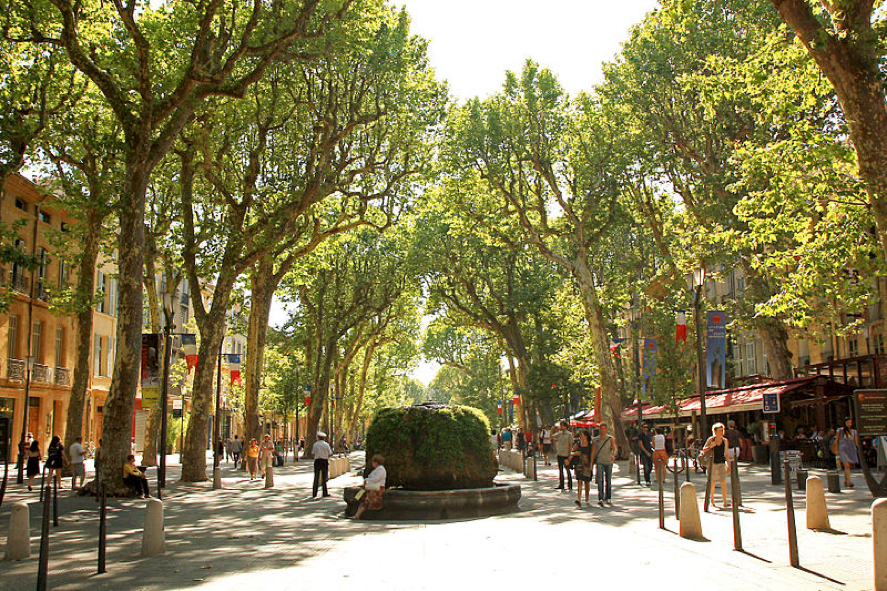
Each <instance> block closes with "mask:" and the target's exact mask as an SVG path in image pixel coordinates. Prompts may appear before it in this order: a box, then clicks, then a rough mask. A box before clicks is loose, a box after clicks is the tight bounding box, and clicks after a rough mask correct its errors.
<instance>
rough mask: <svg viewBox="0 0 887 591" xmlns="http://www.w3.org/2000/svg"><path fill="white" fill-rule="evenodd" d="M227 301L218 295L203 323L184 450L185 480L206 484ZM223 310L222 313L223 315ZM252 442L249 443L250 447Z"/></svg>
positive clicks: (183, 478) (201, 324)
mask: <svg viewBox="0 0 887 591" xmlns="http://www.w3.org/2000/svg"><path fill="white" fill-rule="evenodd" d="M218 298H225V299H227V297H226V295H225V294H222V293H218V292H217V293H216V294H215V299H214V300H213V308H216V304H219V307H218V308H217V309H216V310H214V311H213V312H211V313H210V314H209V315H208V316H207V317H206V318H205V319H204V320H203V321H202V322H200V327H199V329H200V349H199V350H198V356H199V357H198V360H199V361H198V363H197V370H196V371H195V372H194V390H193V392H192V398H191V421H190V423H188V432H187V433H186V434H185V449H184V450H182V480H183V481H185V482H202V481H204V480H206V479H207V477H206V449H207V441H208V435H209V431H208V430H209V425H210V419H209V417H210V415H211V413H212V410H213V402H214V399H213V395H214V393H215V387H214V381H213V377H214V376H215V371H216V365H217V362H218V355H219V349H220V347H221V345H222V339H223V338H224V337H225V316H224V312H225V311H226V310H227V304H226V303H224V304H223V303H222V302H219V301H218ZM219 310H221V312H219ZM248 443H249V442H247V444H248Z"/></svg>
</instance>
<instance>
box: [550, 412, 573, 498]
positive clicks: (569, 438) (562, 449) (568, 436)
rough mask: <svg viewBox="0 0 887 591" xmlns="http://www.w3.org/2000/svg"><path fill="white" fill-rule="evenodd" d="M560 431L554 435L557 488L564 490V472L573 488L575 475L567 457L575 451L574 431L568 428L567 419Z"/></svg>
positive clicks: (562, 423)
mask: <svg viewBox="0 0 887 591" xmlns="http://www.w3.org/2000/svg"><path fill="white" fill-rule="evenodd" d="M558 429H559V430H558V432H557V433H556V434H555V435H554V440H555V443H554V445H555V448H556V450H557V476H558V485H557V490H564V472H566V473H567V482H568V483H569V487H570V490H573V475H572V474H571V473H570V468H569V467H568V466H567V458H569V457H570V454H571V453H572V452H573V433H572V432H571V431H570V430H569V429H567V421H561V423H560V426H559V427H558Z"/></svg>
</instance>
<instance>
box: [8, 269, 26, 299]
mask: <svg viewBox="0 0 887 591" xmlns="http://www.w3.org/2000/svg"><path fill="white" fill-rule="evenodd" d="M9 287H10V289H12V290H13V291H17V292H19V293H23V294H25V295H27V294H28V293H30V292H31V282H30V281H28V278H27V277H25V275H24V274H22V273H15V274H13V275H10V277H9Z"/></svg>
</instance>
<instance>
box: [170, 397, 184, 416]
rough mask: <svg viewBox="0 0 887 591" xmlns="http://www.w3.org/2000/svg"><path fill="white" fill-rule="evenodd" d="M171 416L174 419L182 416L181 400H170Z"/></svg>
mask: <svg viewBox="0 0 887 591" xmlns="http://www.w3.org/2000/svg"><path fill="white" fill-rule="evenodd" d="M172 417H173V418H174V419H180V418H182V401H181V400H173V401H172Z"/></svg>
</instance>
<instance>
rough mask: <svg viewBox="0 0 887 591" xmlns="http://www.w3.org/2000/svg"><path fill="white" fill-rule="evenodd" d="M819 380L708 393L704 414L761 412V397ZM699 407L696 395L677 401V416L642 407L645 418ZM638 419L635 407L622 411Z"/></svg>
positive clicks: (696, 410) (687, 412)
mask: <svg viewBox="0 0 887 591" xmlns="http://www.w3.org/2000/svg"><path fill="white" fill-rule="evenodd" d="M820 377H821V376H806V377H802V378H795V379H793V380H786V381H784V382H768V383H764V384H753V385H751V386H742V387H741V388H730V389H728V390H716V391H714V392H709V393H707V394H706V396H705V412H706V414H710V415H716V414H723V413H728V412H741V411H745V410H761V409H762V408H763V407H764V394H785V393H786V392H791V391H792V390H798V389H800V388H805V387H808V386H810V385H811V383H812V382H814V381H816V380H817V379H820ZM701 408H702V404H701V403H700V401H699V396H693V397H691V398H686V399H684V400H681V401H680V402H678V409H677V413H675V412H674V411H670V410H669V411H667V410H665V407H664V406H651V405H644V407H643V412H642V414H643V418H645V419H647V418H649V419H658V418H663V417H674V416H679V417H689V416H692V415H693V413H696V414H699V412H700V411H701ZM637 416H638V410H637V407H628V408H626V409H625V410H623V411H622V418H623V419H625V420H632V419H634V420H637Z"/></svg>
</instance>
